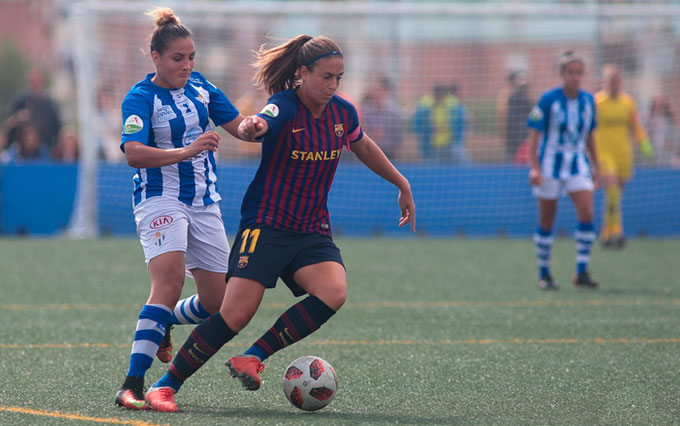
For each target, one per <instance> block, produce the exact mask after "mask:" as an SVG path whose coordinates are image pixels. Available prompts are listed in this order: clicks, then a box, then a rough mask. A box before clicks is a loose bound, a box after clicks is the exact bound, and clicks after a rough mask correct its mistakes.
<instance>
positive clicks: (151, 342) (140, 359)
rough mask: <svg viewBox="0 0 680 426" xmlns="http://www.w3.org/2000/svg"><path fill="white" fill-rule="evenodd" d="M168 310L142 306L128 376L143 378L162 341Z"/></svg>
mask: <svg viewBox="0 0 680 426" xmlns="http://www.w3.org/2000/svg"><path fill="white" fill-rule="evenodd" d="M168 321H170V309H169V308H167V307H165V306H163V305H144V307H143V308H142V311H141V312H140V313H139V320H138V321H137V328H136V330H135V337H134V340H133V342H132V352H131V354H130V367H129V369H128V373H127V375H128V376H135V377H144V374H145V373H146V370H148V369H149V367H151V363H152V362H153V359H154V358H155V357H156V352H157V351H158V346H159V345H160V344H161V342H162V341H163V336H164V335H165V329H166V325H167V324H168Z"/></svg>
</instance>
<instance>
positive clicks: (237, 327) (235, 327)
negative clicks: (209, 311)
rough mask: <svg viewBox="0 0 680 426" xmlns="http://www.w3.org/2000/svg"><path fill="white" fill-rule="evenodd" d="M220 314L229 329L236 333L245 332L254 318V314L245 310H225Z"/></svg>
mask: <svg viewBox="0 0 680 426" xmlns="http://www.w3.org/2000/svg"><path fill="white" fill-rule="evenodd" d="M220 314H221V315H222V318H224V322H226V323H227V325H228V326H229V328H230V329H231V330H232V331H234V332H236V333H238V332H239V331H241V330H243V329H244V328H245V327H246V326H247V325H248V323H249V322H250V320H251V319H252V318H253V314H252V313H250V312H246V311H244V310H228V311H225V310H224V309H220Z"/></svg>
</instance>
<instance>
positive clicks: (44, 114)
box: [10, 68, 61, 147]
mask: <svg viewBox="0 0 680 426" xmlns="http://www.w3.org/2000/svg"><path fill="white" fill-rule="evenodd" d="M26 81H27V87H26V89H24V90H23V91H21V92H20V93H19V94H17V96H16V97H15V98H14V99H13V100H12V102H11V105H10V116H11V115H14V114H17V113H20V114H21V111H22V110H26V111H28V117H27V120H28V121H30V122H31V123H33V125H35V127H36V128H37V130H38V132H39V134H40V140H41V141H43V142H44V143H45V144H47V146H49V147H53V146H55V145H56V144H57V143H58V136H59V130H60V129H61V120H60V118H59V110H58V108H57V104H56V103H55V102H54V101H53V100H52V98H50V96H49V95H48V94H47V93H45V87H44V78H43V74H42V72H41V71H40V70H39V69H37V68H33V69H31V70H30V71H29V72H28V76H27V78H26ZM14 139H16V138H14V137H13V136H10V140H14Z"/></svg>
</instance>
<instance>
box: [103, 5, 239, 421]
mask: <svg viewBox="0 0 680 426" xmlns="http://www.w3.org/2000/svg"><path fill="white" fill-rule="evenodd" d="M150 15H151V16H152V17H153V18H154V21H155V23H156V29H155V30H154V32H153V34H152V36H151V46H150V50H151V58H152V60H153V62H154V65H155V66H156V72H155V73H152V74H149V75H147V76H146V78H145V79H144V80H142V81H140V82H139V83H137V84H135V85H134V86H133V87H132V89H130V92H129V93H128V94H127V96H126V97H125V99H124V100H123V105H122V112H123V122H124V126H123V134H122V138H121V149H122V150H123V152H124V153H125V157H126V159H127V162H128V164H129V165H130V166H132V167H135V168H136V169H137V171H136V174H135V175H134V179H133V181H134V194H133V207H134V214H135V222H136V224H137V233H138V235H139V238H140V241H141V243H142V247H143V249H144V256H145V260H146V262H147V264H148V268H149V275H150V277H151V292H150V295H149V298H148V299H147V301H146V304H145V305H144V307H143V308H142V310H141V312H140V314H139V320H138V322H137V328H136V330H135V334H134V339H133V343H132V351H131V355H130V363H129V368H128V372H127V375H126V378H125V382H124V383H123V385H122V386H121V388H120V389H119V391H118V392H117V394H116V399H115V401H116V404H118V405H120V406H123V407H126V408H128V409H132V410H144V409H147V408H148V405H147V402H146V399H145V396H144V391H143V387H144V375H145V373H146V371H147V370H148V369H149V367H150V366H151V363H152V361H153V358H154V356H158V357H159V359H161V361H164V362H169V361H170V360H171V358H172V357H171V355H170V353H169V351H170V350H171V349H172V345H171V343H170V340H169V337H170V335H169V328H168V327H169V326H171V325H172V324H179V323H189V324H195V323H197V322H200V321H201V320H202V319H205V318H207V317H208V316H209V315H210V313H214V312H216V311H217V310H218V309H219V306H220V301H221V300H222V297H223V295H224V291H225V282H224V279H225V276H226V272H227V268H228V258H229V243H228V241H227V236H226V233H225V230H224V224H223V223H222V214H221V212H220V208H219V205H218V203H217V202H218V201H219V200H220V195H219V193H218V192H217V186H216V183H217V175H216V172H215V167H216V164H215V154H214V153H215V151H216V150H217V148H218V144H219V140H220V137H219V135H218V134H217V133H215V131H213V130H212V127H211V124H210V120H212V121H213V123H214V124H215V125H216V126H222V127H223V128H224V129H225V130H227V131H228V132H229V133H231V134H233V135H235V136H238V125H239V124H240V123H241V121H243V118H244V117H243V116H242V115H241V114H239V112H238V110H237V109H236V108H235V107H234V106H233V105H232V104H231V102H230V101H229V99H227V97H226V96H225V95H224V93H222V92H221V91H220V90H219V89H218V88H216V87H215V86H213V85H212V84H211V83H210V82H209V81H208V80H206V79H205V78H204V77H203V76H202V75H201V74H199V73H198V72H194V71H193V67H194V57H195V55H196V51H195V47H194V42H193V38H192V36H191V32H190V31H189V29H188V28H187V27H186V26H184V25H182V24H180V22H179V19H178V18H177V17H176V16H175V15H174V13H173V12H172V10H170V9H167V8H158V9H155V10H153V11H151V12H150ZM185 270H186V271H188V272H189V274H191V275H193V277H194V279H195V281H196V288H197V290H198V296H197V295H194V296H191V297H189V298H187V299H185V300H182V301H180V302H179V303H178V299H179V297H180V295H181V292H182V287H183V285H184V277H185Z"/></svg>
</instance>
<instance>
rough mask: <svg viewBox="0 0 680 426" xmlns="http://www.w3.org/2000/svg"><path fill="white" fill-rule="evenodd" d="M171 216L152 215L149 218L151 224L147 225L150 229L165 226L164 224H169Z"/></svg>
mask: <svg viewBox="0 0 680 426" xmlns="http://www.w3.org/2000/svg"><path fill="white" fill-rule="evenodd" d="M173 220H174V219H173V218H172V216H167V215H163V216H158V217H154V218H153V219H151V224H150V225H149V228H151V229H162V228H165V227H166V226H168V225H170V224H171V223H172V222H173Z"/></svg>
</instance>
